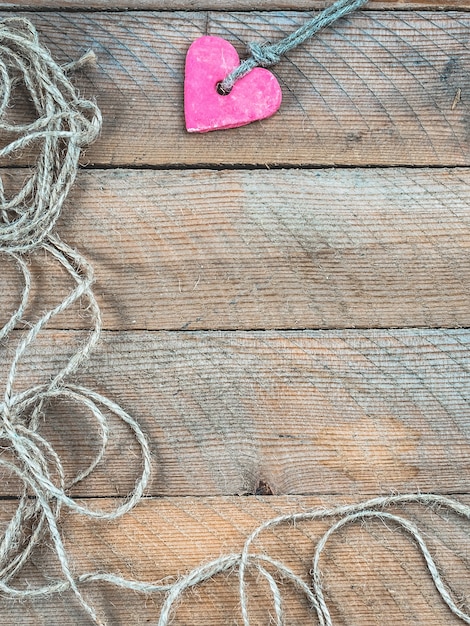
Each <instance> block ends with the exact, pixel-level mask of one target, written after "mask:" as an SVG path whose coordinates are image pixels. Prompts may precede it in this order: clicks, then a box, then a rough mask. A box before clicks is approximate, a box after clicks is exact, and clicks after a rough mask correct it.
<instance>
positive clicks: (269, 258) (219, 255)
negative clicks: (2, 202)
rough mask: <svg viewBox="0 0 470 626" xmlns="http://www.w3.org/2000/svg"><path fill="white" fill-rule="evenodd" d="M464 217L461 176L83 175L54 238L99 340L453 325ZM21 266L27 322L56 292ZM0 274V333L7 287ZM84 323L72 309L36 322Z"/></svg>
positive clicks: (13, 297) (46, 274)
mask: <svg viewBox="0 0 470 626" xmlns="http://www.w3.org/2000/svg"><path fill="white" fill-rule="evenodd" d="M23 176H24V174H23V173H22V172H21V171H20V172H14V173H11V172H4V175H3V178H4V180H5V184H7V185H8V186H9V187H13V186H14V184H15V183H19V182H20V181H21V180H23ZM469 207H470V172H469V171H468V170H461V169H455V170H435V169H432V170H418V169H412V170H400V169H396V168H395V169H380V170H354V171H351V170H341V171H339V170H336V171H335V170H328V171H316V170H315V171H304V170H300V171H294V170H289V171H279V170H276V171H248V172H246V171H245V172H243V171H223V172H210V171H178V172H173V171H124V170H111V171H108V170H106V171H85V172H81V173H80V175H79V178H78V181H77V184H76V186H75V188H74V190H73V191H72V194H71V197H70V199H69V200H68V202H67V206H66V208H65V210H64V213H63V218H62V221H61V223H60V224H59V227H58V229H59V232H60V233H61V236H62V237H63V238H64V239H65V240H66V241H68V242H69V243H70V244H71V245H73V246H74V247H76V248H78V249H79V250H80V251H82V252H83V254H84V255H85V256H86V257H87V258H88V259H89V260H90V261H91V262H92V264H93V266H94V267H95V273H96V285H95V292H96V294H97V296H98V298H99V301H100V304H101V306H102V308H103V313H104V324H105V327H106V328H109V329H115V330H123V329H131V330H132V329H149V330H160V329H216V328H219V329H269V328H275V329H278V328H291V329H294V328H348V327H369V328H371V327H372V328H374V327H388V326H448V327H449V326H452V327H455V326H468V325H470V257H469V254H468V251H469V247H470V211H469ZM30 267H31V270H32V272H33V275H34V292H33V297H32V307H31V309H30V311H29V312H28V315H27V317H28V319H30V320H31V319H35V317H36V316H37V315H38V313H39V312H40V311H44V310H46V308H48V307H52V306H53V305H54V303H56V302H57V301H58V300H57V298H58V295H59V294H62V293H63V294H65V293H66V291H67V289H68V288H70V286H71V285H70V283H69V282H67V280H66V279H65V277H64V276H63V275H62V274H61V273H60V271H59V270H58V268H57V265H56V264H53V263H52V262H49V261H48V260H47V259H45V258H44V256H43V255H42V254H40V255H36V256H34V257H33V258H32V260H31V263H30ZM2 272H3V273H2V277H1V281H0V282H1V297H0V304H1V309H0V310H1V311H2V312H1V313H0V323H1V322H2V321H3V322H4V321H6V319H7V314H8V312H9V311H12V310H13V308H14V307H15V304H16V303H17V301H18V299H19V294H20V291H21V283H20V280H19V275H18V272H17V270H16V269H15V266H14V265H13V264H12V263H9V262H8V261H7V260H5V261H2ZM88 323H89V322H88V320H87V317H86V314H85V313H84V311H82V310H80V309H79V308H76V309H74V310H73V311H72V312H71V313H70V314H68V315H67V316H64V315H63V316H61V317H60V318H57V320H54V321H53V323H52V325H51V327H52V328H81V327H84V326H85V327H86V326H87V324H88Z"/></svg>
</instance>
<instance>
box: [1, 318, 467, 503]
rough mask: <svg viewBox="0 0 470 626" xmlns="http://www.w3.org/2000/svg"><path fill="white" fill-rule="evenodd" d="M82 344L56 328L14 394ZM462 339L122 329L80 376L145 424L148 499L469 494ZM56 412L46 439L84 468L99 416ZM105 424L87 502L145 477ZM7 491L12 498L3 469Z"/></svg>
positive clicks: (124, 436)
mask: <svg viewBox="0 0 470 626" xmlns="http://www.w3.org/2000/svg"><path fill="white" fill-rule="evenodd" d="M80 337H83V334H82V333H80V332H78V333H77V332H75V333H74V332H47V333H46V334H45V336H44V337H43V338H42V339H41V340H38V343H37V344H35V345H34V347H32V348H31V351H30V352H28V354H27V356H26V357H25V359H24V362H23V364H22V365H21V368H20V378H19V379H18V382H17V385H16V389H17V390H20V389H23V388H25V386H26V385H32V384H35V383H36V382H41V381H43V382H44V381H48V380H50V379H51V378H52V377H53V375H54V374H55V373H56V372H57V371H58V368H59V366H60V365H61V364H64V363H65V358H66V357H67V355H69V354H70V353H71V350H72V346H74V345H76V342H77V341H78V339H79V338H80ZM469 342H470V331H469V330H440V331H437V330H388V331H385V330H383V331H382V330H380V331H379V330H375V331H364V332H360V331H336V332H333V331H328V332H327V331H316V332H311V331H310V332H279V333H273V332H270V333H268V332H251V333H233V332H229V333H217V332H210V333H193V332H185V333H174V332H172V333H165V332H163V333H150V332H139V333H129V332H126V333H117V332H113V333H105V334H104V337H103V340H102V343H101V345H100V347H99V349H98V351H97V353H96V354H95V355H94V356H93V357H92V359H91V361H90V363H89V364H88V365H87V366H86V368H85V369H84V371H83V373H80V375H79V380H80V381H82V382H83V383H84V384H86V385H88V386H90V387H91V388H92V389H95V390H97V391H99V392H101V393H104V394H105V395H106V396H107V397H109V398H111V399H113V400H115V401H116V402H119V403H120V404H121V405H122V406H123V407H124V408H125V409H126V410H128V411H129V412H130V413H131V414H132V415H133V416H135V417H136V418H137V419H138V420H139V422H140V423H141V424H142V427H143V428H144V430H145V431H146V433H147V434H148V437H149V439H150V441H151V445H152V450H153V454H154V475H153V482H152V486H151V488H150V493H151V494H153V495H198V496H206V495H230V494H241V493H255V492H256V490H257V489H258V488H259V486H260V483H263V482H264V483H266V484H267V485H269V489H270V490H271V491H272V492H273V493H274V494H289V493H291V494H331V493H340V494H350V495H357V494H364V493H376V492H389V491H391V490H393V491H397V492H402V491H407V490H416V489H420V490H422V491H432V490H437V491H450V492H454V493H457V492H468V490H469V482H468V471H467V468H468V459H469V455H470V421H469V419H468V411H469V392H470V384H469V382H470V379H469V373H468V372H469V366H470V351H469V348H468V347H469ZM13 350H14V342H10V343H9V344H7V346H6V348H4V350H3V352H2V355H1V359H0V368H1V369H0V374H1V377H0V380H4V379H5V369H6V366H7V362H8V361H9V358H10V357H11V355H12V353H13ZM47 414H48V417H47V419H45V423H44V427H41V431H42V428H44V430H43V431H42V432H44V433H46V434H47V436H48V437H50V438H51V440H52V441H53V442H54V444H55V445H56V447H57V449H58V451H59V453H60V455H61V457H63V458H64V463H65V465H66V467H67V471H68V472H69V473H70V472H71V471H72V470H73V471H75V472H76V471H78V468H79V467H82V465H83V464H84V463H85V460H86V459H91V455H92V453H93V451H95V450H96V446H97V435H95V434H94V433H96V427H95V426H94V423H93V420H92V419H91V417H90V418H88V417H87V415H86V412H85V411H84V410H83V407H81V406H78V405H77V406H71V405H70V403H64V402H62V401H59V400H58V401H57V402H56V403H54V406H53V407H51V408H50V410H48V411H47ZM111 423H112V425H113V433H114V434H113V437H112V440H111V443H110V448H109V453H108V454H107V456H106V462H105V463H103V465H102V466H101V467H100V469H97V470H96V472H95V474H94V476H93V478H90V479H88V480H87V481H86V482H85V483H84V484H83V485H81V486H80V487H77V490H78V493H80V494H85V495H86V494H93V495H109V494H114V493H121V494H122V493H128V491H129V489H130V487H131V486H132V484H133V482H134V481H135V479H136V476H137V474H138V472H139V461H138V454H137V447H136V445H134V443H133V440H132V437H131V435H130V434H129V432H128V431H127V429H126V428H124V427H121V426H119V425H118V424H115V422H114V421H112V422H111ZM84 432H86V433H87V436H86V437H84V436H83V433H84ZM77 464H79V465H77ZM0 485H1V489H2V493H3V494H15V493H17V491H18V487H17V486H16V485H14V484H13V483H12V482H11V481H9V480H8V477H5V476H4V475H3V476H2V477H1V481H0Z"/></svg>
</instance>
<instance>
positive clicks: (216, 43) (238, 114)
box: [184, 36, 282, 133]
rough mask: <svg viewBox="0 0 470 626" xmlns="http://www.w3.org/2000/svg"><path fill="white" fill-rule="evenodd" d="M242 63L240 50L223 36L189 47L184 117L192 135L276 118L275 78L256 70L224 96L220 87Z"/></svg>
mask: <svg viewBox="0 0 470 626" xmlns="http://www.w3.org/2000/svg"><path fill="white" fill-rule="evenodd" d="M239 64H240V59H239V56H238V53H237V51H236V50H235V48H234V47H233V46H232V44H231V43H229V42H228V41H226V40H225V39H221V38H220V37H210V36H207V37H200V38H199V39H196V41H194V42H193V43H192V44H191V46H190V47H189V50H188V53H187V56H186V70H185V81H184V114H185V118H186V129H187V131H188V132H190V133H206V132H208V131H210V130H218V129H223V128H236V127H237V126H244V125H245V124H249V123H250V122H254V121H255V120H262V119H264V118H266V117H269V116H271V115H273V114H274V113H275V112H276V111H277V110H278V109H279V107H280V106H281V101H282V92H281V87H280V86H279V83H278V81H277V79H276V77H275V76H274V75H273V74H272V73H271V72H270V71H269V70H265V69H263V68H260V67H255V68H254V69H253V70H252V71H251V72H250V73H249V74H247V75H246V76H244V77H243V78H241V79H240V80H238V81H237V82H236V83H235V85H234V86H233V89H232V91H231V92H230V93H229V94H228V95H226V96H222V95H220V94H219V93H218V92H217V84H218V83H220V82H221V81H222V80H223V79H224V78H225V77H226V76H227V75H228V74H230V72H231V71H232V70H233V69H235V68H236V67H237V66H238V65H239Z"/></svg>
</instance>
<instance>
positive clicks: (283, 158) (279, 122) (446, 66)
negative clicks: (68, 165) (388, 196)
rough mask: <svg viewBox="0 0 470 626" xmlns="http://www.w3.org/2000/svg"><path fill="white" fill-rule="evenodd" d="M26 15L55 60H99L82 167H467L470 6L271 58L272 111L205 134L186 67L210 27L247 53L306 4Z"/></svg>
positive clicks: (85, 81)
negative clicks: (193, 108) (278, 97)
mask: <svg viewBox="0 0 470 626" xmlns="http://www.w3.org/2000/svg"><path fill="white" fill-rule="evenodd" d="M5 15H6V14H5ZM26 15H29V16H30V17H32V19H33V21H34V22H35V24H36V25H37V27H38V29H39V32H40V34H41V41H42V42H43V43H45V44H46V45H47V46H48V47H49V48H50V50H51V52H52V54H53V55H54V57H55V58H57V60H59V61H63V62H66V61H70V60H71V59H75V58H77V57H78V56H80V55H81V54H83V52H85V51H86V50H87V49H89V48H92V49H94V50H95V51H96V53H97V55H98V67H97V68H96V69H94V70H93V69H90V70H89V71H88V72H87V73H86V74H82V75H81V76H80V77H77V79H76V82H77V85H78V86H79V87H80V90H81V91H82V92H83V93H84V94H87V95H89V96H96V98H97V100H98V103H99V105H100V106H101V108H102V110H103V115H104V120H105V121H104V129H103V134H102V136H101V138H100V140H99V141H98V142H97V143H96V144H95V146H93V147H92V148H91V149H90V150H89V151H88V153H87V155H86V157H85V158H84V162H87V163H94V164H105V165H113V166H118V165H131V166H136V165H138V166H144V165H148V166H157V165H158V166H161V165H168V164H171V165H172V166H175V165H183V164H184V165H201V164H212V165H213V164H219V165H220V164H239V165H247V164H251V165H253V164H255V165H256V164H257V165H265V164H270V165H272V164H286V165H335V164H336V165H341V164H343V165H356V166H357V165H374V164H375V165H398V164H403V165H414V166H417V165H468V164H469V163H470V148H469V146H470V144H469V141H468V136H469V135H468V132H469V131H468V129H469V118H468V107H467V105H466V102H467V100H468V93H467V85H468V74H469V70H470V66H469V64H470V60H469V57H468V54H467V53H466V51H467V46H468V33H469V32H470V15H469V14H468V13H465V12H445V13H439V12H422V13H418V12H399V11H397V12H386V11H382V12H381V11H369V12H367V13H364V14H361V15H357V16H353V17H351V18H348V19H345V20H343V21H342V22H341V23H339V24H338V25H337V26H335V27H334V28H331V29H330V30H328V31H325V32H323V33H321V34H320V35H318V36H317V37H316V38H315V39H314V40H312V41H311V42H309V43H308V44H307V45H305V46H303V47H302V48H301V49H298V50H296V51H293V52H292V53H291V54H290V55H289V59H288V60H287V59H286V60H284V61H283V62H282V63H280V64H279V65H278V66H277V67H276V70H275V72H276V74H277V76H278V78H279V80H280V82H281V85H282V88H283V92H284V102H283V105H282V107H281V110H280V112H279V113H278V114H277V115H275V116H274V117H273V118H270V119H269V120H266V121H263V122H260V123H256V124H252V125H250V126H248V127H245V128H241V129H233V130H231V131H223V132H215V133H214V132H213V133H208V134H206V135H197V134H196V135H194V134H192V135H191V134H188V133H186V131H185V130H184V123H183V104H182V102H183V99H182V92H183V67H184V59H185V54H186V51H187V48H188V47H189V45H190V43H191V42H192V41H193V40H194V39H195V38H196V37H198V36H200V35H202V34H204V33H210V34H213V35H219V36H221V37H226V38H228V39H229V40H230V41H231V42H233V44H234V45H235V46H237V47H238V49H239V51H240V53H241V54H243V53H244V52H243V50H244V48H245V44H246V42H248V41H251V40H257V41H264V40H265V39H272V40H276V39H279V38H280V37H282V36H283V35H285V34H286V33H289V32H291V31H292V30H294V29H295V28H296V27H297V26H299V25H300V24H302V23H303V22H304V21H305V19H306V17H307V15H306V14H305V13H299V12H286V11H284V12H283V11H279V12H275V13H269V12H262V13H259V12H245V13H225V12H192V13H184V12H182V13H178V12H175V13H160V12H134V13H132V12H131V13H118V14H117V13H114V14H113V13H108V12H103V13H100V12H95V13H93V12H92V13H74V14H71V13H62V14H61V13H53V12H49V13H48V12H45V13H34V16H32V14H26ZM459 90H460V91H459ZM457 93H460V95H461V97H460V101H459V102H458V103H457V104H456V94H457ZM25 106H26V105H25V103H24V102H23V100H22V98H21V97H20V96H19V97H18V107H14V109H13V111H12V115H13V116H14V117H15V119H19V118H20V116H21V112H22V111H23V114H26V111H24V109H25ZM30 158H31V157H30ZM25 159H26V155H23V157H22V162H24V161H25ZM8 164H9V165H11V161H9V162H8Z"/></svg>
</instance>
